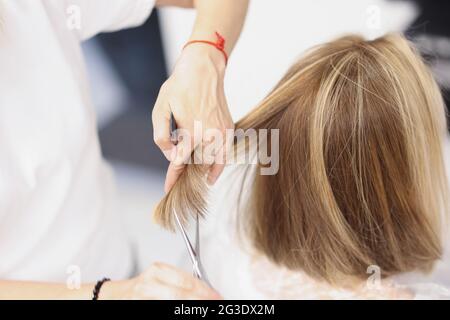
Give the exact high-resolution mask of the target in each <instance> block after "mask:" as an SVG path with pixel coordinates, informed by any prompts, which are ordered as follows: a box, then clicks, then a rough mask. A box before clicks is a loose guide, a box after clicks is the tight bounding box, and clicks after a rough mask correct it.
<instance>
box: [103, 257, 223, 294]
mask: <svg viewBox="0 0 450 320" xmlns="http://www.w3.org/2000/svg"><path fill="white" fill-rule="evenodd" d="M99 297H100V299H105V300H109V299H112V300H120V299H131V300H169V299H175V300H213V299H222V298H221V296H220V295H219V294H218V293H216V292H215V291H214V290H212V289H210V288H209V287H208V286H207V285H206V284H205V283H204V282H202V281H200V280H198V279H195V278H194V277H193V276H191V275H189V274H187V273H185V272H183V271H181V270H178V269H177V268H174V267H172V266H169V265H166V264H162V263H155V264H153V265H152V266H151V267H150V268H149V269H148V270H147V271H145V272H144V273H142V274H141V275H139V276H137V277H136V278H133V279H130V280H124V281H113V282H105V283H104V284H103V287H102V289H101V291H100V296H99Z"/></svg>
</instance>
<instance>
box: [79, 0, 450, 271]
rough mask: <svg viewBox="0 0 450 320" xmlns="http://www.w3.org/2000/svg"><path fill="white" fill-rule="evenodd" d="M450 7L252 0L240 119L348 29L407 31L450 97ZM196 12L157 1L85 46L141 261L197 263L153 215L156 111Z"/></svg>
mask: <svg viewBox="0 0 450 320" xmlns="http://www.w3.org/2000/svg"><path fill="white" fill-rule="evenodd" d="M449 12H450V2H449V1H445V0H433V1H425V0H340V1H336V0H314V1H313V0H309V1H308V0H304V1H298V0H276V1H274V0H253V1H251V6H250V10H249V14H248V19H247V22H246V25H245V27H244V31H243V34H242V36H241V39H240V41H239V43H238V44H237V46H236V49H235V51H234V52H233V55H232V56H231V59H230V63H229V67H228V70H227V75H226V84H225V85H226V95H227V99H228V103H229V105H230V109H231V113H232V116H233V119H234V120H237V119H239V118H240V117H241V116H243V115H244V114H245V113H246V112H248V111H249V110H250V109H251V108H252V107H253V106H255V105H256V104H257V103H258V102H259V101H260V100H261V99H262V98H263V97H264V96H265V95H266V94H267V93H268V92H269V90H270V89H271V88H272V87H273V86H274V85H275V83H276V82H277V81H278V80H279V79H280V77H281V76H282V75H283V73H284V72H285V71H286V70H287V68H288V67H289V66H290V65H291V64H292V63H293V62H294V61H295V59H296V58H297V57H298V56H299V55H300V54H301V53H302V52H303V51H304V50H305V49H308V48H310V47H311V46H313V45H315V44H319V43H322V42H324V41H327V40H330V39H332V38H334V37H337V36H340V35H342V34H344V33H359V34H362V35H364V36H366V37H368V38H374V37H377V36H379V35H382V34H384V33H386V32H389V31H404V32H406V33H407V35H408V36H409V37H410V38H411V39H413V40H414V41H415V42H416V43H417V44H418V45H419V47H420V50H421V51H422V53H423V54H424V56H425V57H426V58H427V60H428V61H429V63H430V64H431V65H432V67H433V70H434V71H435V73H436V77H437V78H438V80H439V82H440V83H441V85H442V87H443V90H444V94H445V96H446V99H447V100H446V101H447V105H450V103H449V100H448V98H449V96H450V94H449V90H450V23H449V22H448V13H449ZM194 18H195V12H194V11H192V10H184V9H173V8H165V9H161V10H154V11H153V13H152V15H151V17H150V18H149V19H148V20H147V22H146V23H145V24H144V25H142V26H141V27H139V28H135V29H130V30H124V31H120V32H116V33H110V34H101V35H99V36H97V37H96V38H94V39H92V40H90V41H88V42H86V43H85V44H84V45H83V46H84V51H85V54H86V58H87V66H88V71H89V75H90V82H91V87H92V94H93V97H94V103H95V105H96V108H97V117H98V123H99V130H100V140H101V145H102V150H103V154H104V156H105V157H106V159H107V161H108V162H109V163H110V164H111V165H112V166H113V168H114V169H115V173H116V178H117V180H118V181H117V182H118V189H119V190H118V191H119V201H120V209H121V211H122V217H123V221H124V224H125V226H126V228H127V231H128V234H129V236H130V237H131V238H132V241H133V243H134V244H135V248H136V253H137V257H138V268H139V269H142V268H145V267H147V266H148V265H149V264H150V263H151V262H153V261H155V260H161V261H165V262H168V263H172V264H176V265H179V266H181V267H185V268H186V269H189V267H190V266H189V265H184V263H183V262H182V261H183V259H182V257H183V255H184V250H185V248H184V244H183V242H182V240H181V238H178V237H177V236H175V235H172V234H169V233H167V232H165V231H163V230H162V229H160V228H159V227H157V226H155V225H154V224H153V223H152V221H151V212H152V210H153V207H154V206H155V205H156V203H157V202H158V201H159V199H160V198H161V197H162V196H163V184H164V175H165V170H166V167H167V162H166V161H165V159H164V158H163V156H162V155H161V154H160V152H159V150H158V149H157V148H156V147H155V145H154V144H153V137H152V125H151V110H152V107H153V104H154V102H155V100H156V97H157V94H158V91H159V87H160V86H161V84H162V83H163V82H164V81H165V79H166V78H167V76H168V75H169V74H170V70H172V68H173V66H174V64H175V61H176V58H177V56H178V54H179V53H180V51H181V48H182V46H183V44H184V43H185V42H186V40H187V39H188V37H189V32H190V30H191V29H192V25H193V22H194ZM446 159H447V163H449V162H450V161H449V159H450V158H449V156H448V153H447V155H446Z"/></svg>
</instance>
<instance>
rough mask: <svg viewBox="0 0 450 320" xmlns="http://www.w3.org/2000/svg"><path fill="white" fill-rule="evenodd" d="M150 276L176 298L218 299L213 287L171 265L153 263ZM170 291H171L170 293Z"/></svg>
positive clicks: (218, 296) (169, 294)
mask: <svg viewBox="0 0 450 320" xmlns="http://www.w3.org/2000/svg"><path fill="white" fill-rule="evenodd" d="M149 274H150V276H151V277H152V278H153V279H155V280H157V282H159V283H160V284H162V285H163V286H165V287H166V289H167V288H169V290H166V291H169V292H167V293H168V296H171V297H172V299H173V298H177V299H219V298H220V295H218V294H217V293H216V292H215V291H214V290H213V289H211V288H210V287H209V286H208V285H206V284H205V283H204V282H203V281H200V280H198V279H196V278H194V277H193V276H192V275H190V274H188V273H186V272H184V271H182V270H179V269H178V268H175V267H173V266H170V265H167V264H163V263H155V264H154V265H153V266H152V267H151V268H150V269H149ZM170 291H172V292H171V293H170Z"/></svg>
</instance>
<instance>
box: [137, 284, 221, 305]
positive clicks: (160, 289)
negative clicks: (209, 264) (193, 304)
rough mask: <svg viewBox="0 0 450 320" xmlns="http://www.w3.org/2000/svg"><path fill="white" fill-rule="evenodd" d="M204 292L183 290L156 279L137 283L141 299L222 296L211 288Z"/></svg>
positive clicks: (213, 298) (215, 298) (210, 298)
mask: <svg viewBox="0 0 450 320" xmlns="http://www.w3.org/2000/svg"><path fill="white" fill-rule="evenodd" d="M210 291H211V292H209V293H207V294H205V293H203V292H199V291H196V290H195V289H191V290H185V289H182V288H178V287H174V286H171V285H167V284H166V283H163V282H161V281H159V280H157V279H155V280H153V281H149V282H147V283H143V284H140V285H139V289H138V294H139V296H140V297H141V298H142V299H154V300H219V299H222V297H221V296H220V295H219V294H218V293H216V292H215V291H213V290H210Z"/></svg>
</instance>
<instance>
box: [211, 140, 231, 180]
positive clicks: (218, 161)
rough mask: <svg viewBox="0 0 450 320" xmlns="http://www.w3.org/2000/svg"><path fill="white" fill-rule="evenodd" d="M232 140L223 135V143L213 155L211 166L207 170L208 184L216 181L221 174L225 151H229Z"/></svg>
mask: <svg viewBox="0 0 450 320" xmlns="http://www.w3.org/2000/svg"><path fill="white" fill-rule="evenodd" d="M232 144H233V140H232V139H230V138H229V137H228V136H226V137H225V144H223V145H222V146H221V148H220V150H219V151H218V153H217V154H216V156H215V159H214V164H213V165H212V166H211V168H210V169H209V172H208V178H207V182H208V184H210V185H213V184H215V183H216V181H217V179H218V178H219V177H220V175H221V174H222V172H223V170H224V168H225V165H226V160H227V153H228V152H230V149H231V146H232Z"/></svg>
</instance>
